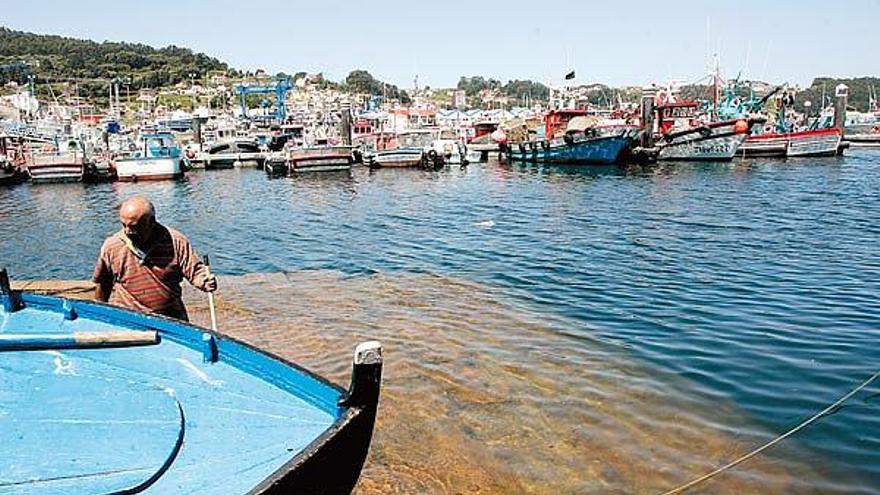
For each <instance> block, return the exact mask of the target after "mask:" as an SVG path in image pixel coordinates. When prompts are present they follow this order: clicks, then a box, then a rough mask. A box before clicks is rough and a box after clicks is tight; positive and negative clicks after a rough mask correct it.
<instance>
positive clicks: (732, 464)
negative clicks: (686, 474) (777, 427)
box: [661, 370, 880, 495]
mask: <svg viewBox="0 0 880 495" xmlns="http://www.w3.org/2000/svg"><path fill="white" fill-rule="evenodd" d="M878 377H880V370H878V371H877V372H876V373H874V374H873V375H871V377H870V378H868V379H867V380H865V381H864V382H862V383H861V385H859V386H858V387H856V388H854V389H852V390H850V391H849V393H847V394H846V395H844V396H843V397H841V398H840V399H838V400H837V401H836V402H835V403H834V404H831V405H830V406H828V407H826V408H825V409H822V410H821V411H819V412H817V413H816V414H814V415H813V416H811V417H810V418H809V419H807V420H806V421H804V422H802V423H801V424H799V425H797V426H795V427H794V428H792V429H790V430H788V431H787V432H785V433H783V434H782V435H779V436H778V437H776V438H774V439H773V440H771V441H769V442H767V443H765V444H764V445H762V446H760V447H758V448H757V449H755V450H753V451H751V452H749V453H748V454H746V455H744V456H742V457H740V458H738V459H736V460H734V461H732V462H730V463H728V464H725V465H724V466H721V467H720V468H718V469H716V470H714V471H712V472H710V473H706V474H704V475H703V476H700V477H699V478H696V479H693V480H691V481H689V482H687V483H685V484H683V485H681V486H679V487H677V488H673V489H672V490H669V491H666V492H663V493H662V494H661V495H675V494H678V493H684V492H685V491H686V490H689V489H691V488H693V487H695V486H697V485H699V484H700V483H703V482H704V481H707V480H709V479H711V478H714V477H715V476H717V475H719V474H721V473H723V472H725V471H727V470H729V469H731V468H733V467H735V466H737V465H739V464H742V463H743V462H745V461H747V460H749V459H751V458H752V457H755V456H756V455H758V454H760V453H761V452H763V451H765V450H767V449H769V448H770V447H772V446H774V445H776V444H778V443H779V442H781V441H783V440H785V439H786V438H788V437H790V436H792V435H794V434H795V433H797V432H799V431H801V430H802V429H804V428H806V427H807V426H809V425H811V424H813V423H815V422H816V421H818V420H819V419H821V418H822V417H823V416H825V415H826V414H828V413H829V412H831V411H833V410H834V409H837V408H838V407H839V406H840V405H841V404H843V403H844V402H846V401H847V400H849V398H850V397H852V396H853V395H855V394H856V393H858V392H859V391H860V390H862V389H863V388H865V387H867V386H868V385H870V384H871V382H873V381H874V380H876V379H877V378H878Z"/></svg>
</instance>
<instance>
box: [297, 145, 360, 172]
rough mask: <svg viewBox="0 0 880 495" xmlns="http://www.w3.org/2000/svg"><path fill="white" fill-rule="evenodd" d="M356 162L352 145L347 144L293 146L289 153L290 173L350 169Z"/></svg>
mask: <svg viewBox="0 0 880 495" xmlns="http://www.w3.org/2000/svg"><path fill="white" fill-rule="evenodd" d="M353 163H354V155H352V147H351V146H347V145H331V144H323V145H313V146H304V147H298V148H292V149H290V150H289V151H288V153H287V168H288V171H289V172H290V173H304V172H329V171H334V170H336V171H338V170H350V169H351V166H352V164H353Z"/></svg>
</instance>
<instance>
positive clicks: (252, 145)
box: [200, 139, 264, 170]
mask: <svg viewBox="0 0 880 495" xmlns="http://www.w3.org/2000/svg"><path fill="white" fill-rule="evenodd" d="M263 157H264V155H263V153H262V151H261V150H260V146H259V145H258V144H257V143H256V142H255V141H253V140H244V139H234V140H231V141H224V142H220V143H215V144H213V145H211V146H210V147H209V148H208V149H207V151H206V152H205V153H204V154H202V156H201V157H200V158H201V159H202V160H203V161H204V163H205V170H216V169H224V168H234V167H236V166H238V167H241V166H244V165H245V164H253V166H259V165H260V162H261V161H262V159H263Z"/></svg>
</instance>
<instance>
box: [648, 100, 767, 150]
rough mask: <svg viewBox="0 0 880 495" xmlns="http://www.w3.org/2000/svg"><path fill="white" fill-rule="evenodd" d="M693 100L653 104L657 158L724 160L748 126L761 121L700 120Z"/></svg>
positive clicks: (747, 130)
mask: <svg viewBox="0 0 880 495" xmlns="http://www.w3.org/2000/svg"><path fill="white" fill-rule="evenodd" d="M698 106H699V104H698V103H697V102H694V101H676V102H670V103H667V104H664V105H658V106H657V109H656V111H657V124H658V134H659V136H658V139H657V147H658V148H659V153H658V155H657V159H658V160H705V161H725V160H731V159H733V157H734V156H735V155H736V153H737V151H738V150H739V148H740V146H741V145H742V144H743V142H744V141H745V140H746V137H747V136H748V133H749V129H751V128H752V126H754V125H758V124H761V123H763V122H764V119H761V118H742V119H732V120H724V121H720V122H708V123H703V122H701V121H700V120H699V119H698V116H697V108H698Z"/></svg>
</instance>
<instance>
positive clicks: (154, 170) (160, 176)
mask: <svg viewBox="0 0 880 495" xmlns="http://www.w3.org/2000/svg"><path fill="white" fill-rule="evenodd" d="M138 148H139V149H138V150H136V151H134V152H132V153H131V154H130V155H128V156H125V157H122V158H117V159H116V160H115V162H114V165H115V167H116V175H117V177H118V178H119V180H121V181H132V182H133V181H140V180H165V179H179V178H181V177H183V174H184V169H185V168H186V167H185V161H184V158H183V157H182V156H181V153H180V147H179V146H177V143H176V142H175V141H174V136H172V135H171V133H166V132H157V133H153V134H144V135H142V136H141V139H140V143H139V146H138Z"/></svg>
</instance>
